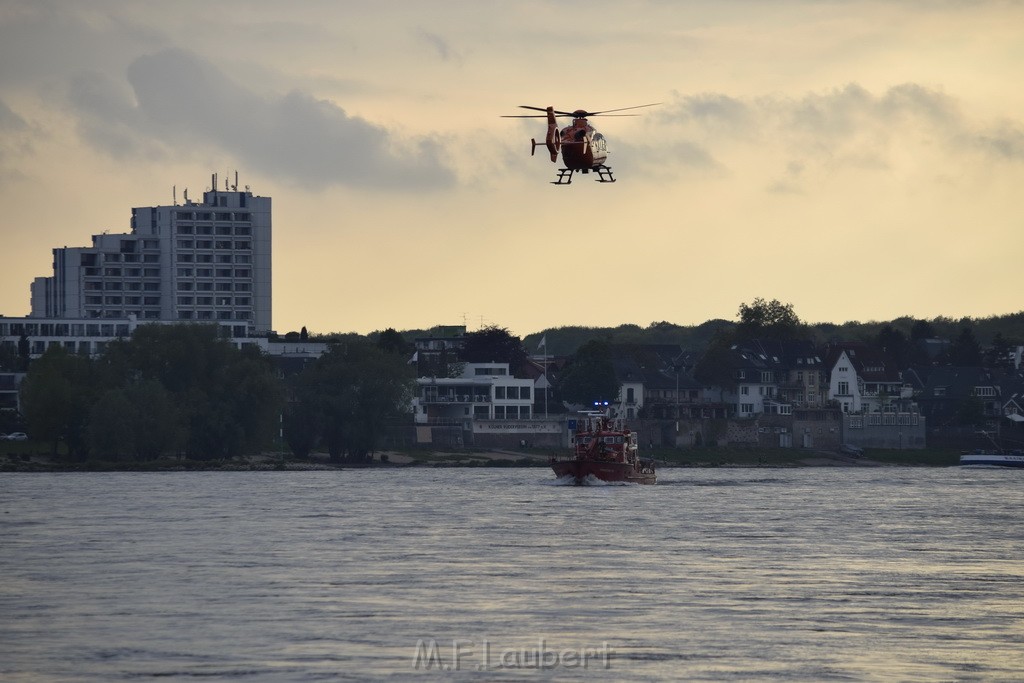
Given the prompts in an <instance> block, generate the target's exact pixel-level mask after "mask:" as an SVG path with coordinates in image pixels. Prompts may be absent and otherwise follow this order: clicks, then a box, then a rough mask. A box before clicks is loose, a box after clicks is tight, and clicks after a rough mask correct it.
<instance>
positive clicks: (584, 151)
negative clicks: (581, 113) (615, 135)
mask: <svg viewBox="0 0 1024 683" xmlns="http://www.w3.org/2000/svg"><path fill="white" fill-rule="evenodd" d="M559 142H560V146H561V148H562V163H563V164H565V167H566V168H568V169H571V170H573V171H582V170H584V169H586V170H590V169H593V168H597V167H598V166H603V165H604V162H605V161H606V160H607V159H608V143H607V141H606V140H605V138H604V136H603V135H601V134H600V133H598V132H597V130H595V129H594V127H593V126H591V125H590V124H589V123H587V120H586V119H576V120H574V121H573V124H572V125H571V126H566V127H565V128H563V129H562V130H561V132H560V133H559Z"/></svg>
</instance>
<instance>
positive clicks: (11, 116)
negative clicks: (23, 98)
mask: <svg viewBox="0 0 1024 683" xmlns="http://www.w3.org/2000/svg"><path fill="white" fill-rule="evenodd" d="M26 128H28V124H26V123H25V119H23V118H21V117H20V116H18V115H17V114H15V113H14V111H13V110H12V109H11V108H10V107H8V106H7V105H6V104H5V103H4V102H3V100H0V131H2V132H4V133H10V132H20V131H23V130H25V129H26Z"/></svg>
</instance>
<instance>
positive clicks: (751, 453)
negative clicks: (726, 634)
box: [0, 448, 959, 472]
mask: <svg viewBox="0 0 1024 683" xmlns="http://www.w3.org/2000/svg"><path fill="white" fill-rule="evenodd" d="M552 455H553V453H551V452H546V451H541V450H530V449H524V450H516V451H512V450H508V451H506V450H489V451H472V450H464V451H428V450H419V449H411V450H405V451H381V452H378V453H375V454H374V455H373V459H372V460H369V461H362V462H350V461H341V462H333V461H331V460H330V458H329V457H328V456H327V455H326V454H323V453H317V454H313V455H311V456H310V457H308V458H299V459H297V458H290V457H285V455H284V454H282V453H266V454H262V455H254V456H243V457H238V458H233V459H230V460H189V459H185V458H159V459H156V460H149V461H142V462H139V461H129V460H110V459H102V458H95V459H89V460H85V461H72V460H69V459H67V458H65V457H60V456H58V457H54V456H51V455H49V454H42V453H33V452H30V451H27V450H26V451H24V452H19V453H7V454H5V455H2V456H0V472H195V471H240V472H242V471H268V472H270V471H306V470H309V471H317V470H325V471H329V470H345V469H362V468H368V467H375V468H389V467H390V468H400V467H543V468H546V467H547V466H548V460H549V459H550V457H551V456H552ZM645 457H651V458H653V459H654V460H655V462H656V463H657V465H658V467H659V468H685V467H886V466H890V467H891V466H899V467H948V466H952V465H956V464H958V462H959V452H957V451H939V450H919V451H885V450H869V451H867V452H865V453H864V455H862V456H861V457H854V456H850V455H846V454H843V453H836V452H833V451H815V450H805V449H730V448H704V449H688V450H668V449H663V450H659V451H655V452H653V453H650V454H645Z"/></svg>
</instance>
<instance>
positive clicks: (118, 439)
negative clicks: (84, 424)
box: [91, 325, 282, 459]
mask: <svg viewBox="0 0 1024 683" xmlns="http://www.w3.org/2000/svg"><path fill="white" fill-rule="evenodd" d="M99 368H100V371H99V372H98V373H97V376H98V380H97V384H98V386H100V387H102V388H103V389H104V390H105V391H107V392H114V393H111V394H110V395H109V396H107V397H106V398H105V399H104V400H103V401H101V402H99V403H98V404H97V406H96V409H95V410H93V411H92V413H91V415H92V418H93V419H95V420H98V421H100V423H102V425H103V428H104V429H105V430H108V431H107V432H106V433H104V432H103V431H102V430H100V427H98V426H97V427H96V428H94V429H93V430H92V434H93V440H94V443H97V444H99V443H101V442H102V443H105V444H107V445H108V446H109V447H112V448H113V447H116V448H117V450H118V452H117V453H104V454H105V455H118V454H120V453H119V452H120V450H121V449H124V448H129V449H130V452H131V454H132V455H135V456H136V457H156V456H159V455H161V454H162V453H164V452H167V451H168V450H170V449H176V448H180V447H182V446H183V447H184V449H185V452H186V454H187V455H188V456H189V457H192V458H199V459H208V458H224V457H233V456H236V455H240V454H243V453H248V452H256V451H259V450H262V449H263V448H264V447H265V446H266V445H267V444H268V443H269V442H270V440H271V438H272V437H273V436H274V435H275V433H276V426H277V424H278V421H279V418H280V414H281V405H282V403H281V399H282V396H281V390H280V384H279V382H278V381H277V377H276V375H275V372H274V369H273V367H272V365H271V364H270V361H269V359H267V358H266V357H265V356H264V355H263V354H262V353H261V352H260V351H259V350H258V349H255V348H252V347H249V348H245V349H242V350H239V349H236V348H235V347H234V346H233V345H232V344H231V343H229V342H228V341H227V340H226V339H224V338H223V337H222V336H221V333H220V331H219V330H218V328H217V327H216V326H213V325H143V326H140V327H139V328H137V329H136V331H135V333H134V335H133V336H132V338H131V339H130V340H127V341H121V342H115V343H112V344H110V345H109V346H108V348H107V351H106V352H105V353H104V354H103V356H102V357H101V359H100V361H99ZM125 397H127V398H128V399H129V400H130V402H131V404H132V405H131V406H130V407H129V408H127V409H124V403H123V401H124V398H125ZM114 406H120V407H121V409H123V410H125V414H126V415H129V416H131V419H129V420H123V419H120V418H119V417H117V416H115V415H112V414H111V412H110V411H111V410H112V409H113V407H114ZM112 429H120V430H121V431H124V432H125V433H120V434H117V435H115V434H113V433H111V432H110V431H109V430H112Z"/></svg>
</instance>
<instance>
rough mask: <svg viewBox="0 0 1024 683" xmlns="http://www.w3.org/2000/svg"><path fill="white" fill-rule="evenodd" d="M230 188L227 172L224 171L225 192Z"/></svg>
mask: <svg viewBox="0 0 1024 683" xmlns="http://www.w3.org/2000/svg"><path fill="white" fill-rule="evenodd" d="M230 189H231V186H230V185H228V172H227V171H224V191H225V192H227V191H228V190H230Z"/></svg>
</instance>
